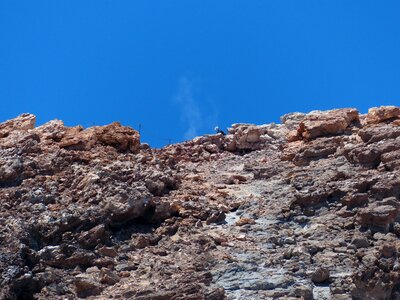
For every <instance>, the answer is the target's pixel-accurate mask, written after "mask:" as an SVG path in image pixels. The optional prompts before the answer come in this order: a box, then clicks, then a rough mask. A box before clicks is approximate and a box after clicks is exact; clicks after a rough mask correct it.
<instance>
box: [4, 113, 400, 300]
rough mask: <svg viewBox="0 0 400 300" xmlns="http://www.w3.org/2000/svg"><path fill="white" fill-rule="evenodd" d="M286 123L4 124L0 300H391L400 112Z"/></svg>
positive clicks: (395, 278)
mask: <svg viewBox="0 0 400 300" xmlns="http://www.w3.org/2000/svg"><path fill="white" fill-rule="evenodd" d="M281 122H282V124H268V125H261V126H256V125H252V124H235V125H233V126H232V128H230V129H229V133H228V134H227V135H226V136H223V135H208V136H202V137H198V138H196V139H194V140H191V141H188V142H184V143H180V144H175V145H170V146H167V147H164V148H162V149H151V148H150V147H149V146H148V145H146V144H141V143H140V137H139V134H138V133H137V132H136V131H135V130H133V129H131V128H129V127H124V126H121V124H119V123H113V124H110V125H107V126H99V127H92V128H88V129H83V128H82V127H80V126H77V127H66V126H64V124H63V122H61V121H58V120H54V121H51V122H48V123H46V124H44V125H42V126H39V127H35V116H33V115H31V114H23V115H21V116H19V117H17V118H15V119H13V120H9V121H7V122H5V123H2V124H0V201H1V202H0V299H76V298H87V299H143V300H144V299H153V300H156V299H157V300H167V299H182V300H183V299H210V300H211V299H214V300H218V299H400V277H399V276H400V273H399V271H400V260H399V251H400V241H399V236H400V223H399V221H400V176H399V175H400V108H398V107H379V108H372V109H370V110H369V112H368V114H366V115H361V114H359V112H358V111H357V110H355V109H338V110H331V111H313V112H310V113H308V114H301V113H294V114H288V115H285V116H283V117H282V118H281Z"/></svg>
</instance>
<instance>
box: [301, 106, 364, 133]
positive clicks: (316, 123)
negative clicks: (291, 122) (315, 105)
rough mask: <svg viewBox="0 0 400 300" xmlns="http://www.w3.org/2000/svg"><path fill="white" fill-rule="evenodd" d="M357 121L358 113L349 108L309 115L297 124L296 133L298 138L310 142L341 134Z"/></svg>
mask: <svg viewBox="0 0 400 300" xmlns="http://www.w3.org/2000/svg"><path fill="white" fill-rule="evenodd" d="M358 121H359V114H358V111H357V110H356V109H351V108H345V109H337V110H330V111H327V112H318V113H310V114H308V115H307V116H306V117H305V118H304V119H303V120H302V121H301V122H300V123H299V127H298V129H297V133H298V137H299V138H304V139H306V140H312V139H314V138H316V137H320V136H326V135H337V134H341V133H343V132H344V131H345V130H346V129H347V128H349V127H350V125H351V124H353V123H354V124H355V123H357V122H358Z"/></svg>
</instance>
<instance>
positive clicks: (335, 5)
mask: <svg viewBox="0 0 400 300" xmlns="http://www.w3.org/2000/svg"><path fill="white" fill-rule="evenodd" d="M399 13H400V1H390V0H386V1H369V0H352V1H348V0H334V1H333V0H332V1H327V0H315V1H310V0H302V1H298V0H274V1H272V0H250V1H249V0H246V1H244V0H243V1H235V0H219V1H215V0H171V1H152V0H135V1H132V0H126V1H124V0H118V1H111V0H108V1H105V0H92V1H90V0H87V1H75V0H57V1H53V0H52V1H50V0H41V1H24V0H20V1H13V0H2V1H0V120H6V119H9V118H12V117H14V116H16V115H19V114H21V113H23V112H31V113H34V114H36V115H37V119H38V124H42V123H44V122H47V121H49V120H51V119H54V118H58V119H62V120H63V121H64V122H65V123H66V125H69V126H72V125H77V124H81V125H83V126H85V127H87V126H91V125H104V124H107V123H110V122H112V121H120V122H121V123H123V124H125V125H130V126H132V127H134V128H136V129H137V128H138V127H139V124H141V128H142V140H143V141H146V142H150V144H151V145H152V146H162V145H164V144H166V143H168V142H178V141H182V140H184V139H186V138H191V137H193V136H195V135H201V134H204V133H212V132H213V128H214V126H215V125H219V126H220V127H221V128H225V127H228V126H229V125H230V124H232V123H235V122H250V123H257V124H262V123H269V122H278V121H279V116H281V115H283V114H285V113H288V112H292V111H304V112H307V111H310V110H314V109H330V108H337V107H356V108H358V109H360V110H361V111H362V112H365V111H366V110H367V108H368V107H372V106H379V105H388V104H393V105H399V104H400V22H399Z"/></svg>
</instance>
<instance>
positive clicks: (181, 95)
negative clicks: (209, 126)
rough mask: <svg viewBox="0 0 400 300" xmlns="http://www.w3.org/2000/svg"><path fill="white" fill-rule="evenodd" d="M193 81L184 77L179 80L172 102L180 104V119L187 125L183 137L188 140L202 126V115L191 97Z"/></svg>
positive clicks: (196, 133)
mask: <svg viewBox="0 0 400 300" xmlns="http://www.w3.org/2000/svg"><path fill="white" fill-rule="evenodd" d="M193 88H194V82H193V80H190V79H188V78H186V77H182V78H181V79H180V80H179V90H178V93H177V94H176V96H175V97H174V102H175V103H176V104H178V105H179V106H180V111H181V119H182V121H183V122H184V123H186V125H187V129H186V131H185V134H184V138H185V139H187V140H189V139H192V138H194V137H196V136H197V135H198V130H199V129H200V128H201V126H202V115H201V112H200V109H199V106H198V104H197V102H196V100H195V99H194V97H193Z"/></svg>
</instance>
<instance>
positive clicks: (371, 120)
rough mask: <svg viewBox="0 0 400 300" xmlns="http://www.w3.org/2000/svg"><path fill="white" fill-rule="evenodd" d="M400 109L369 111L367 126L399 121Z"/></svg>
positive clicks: (385, 107)
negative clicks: (394, 120)
mask: <svg viewBox="0 0 400 300" xmlns="http://www.w3.org/2000/svg"><path fill="white" fill-rule="evenodd" d="M399 118H400V108H399V107H397V106H381V107H373V108H370V109H369V110H368V114H367V117H366V120H365V121H366V123H367V124H377V123H381V122H384V121H388V120H393V119H399Z"/></svg>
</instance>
